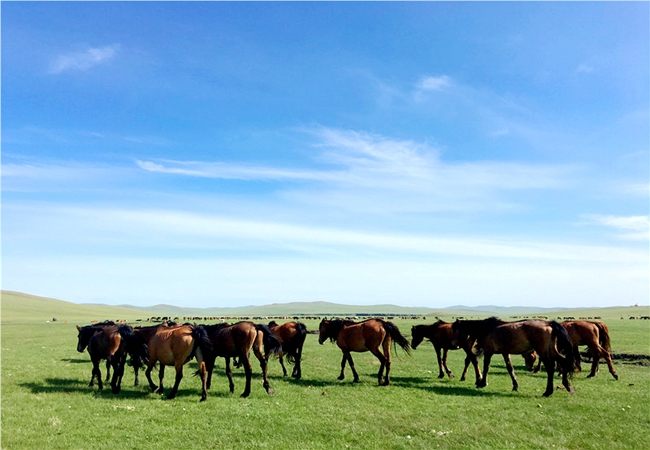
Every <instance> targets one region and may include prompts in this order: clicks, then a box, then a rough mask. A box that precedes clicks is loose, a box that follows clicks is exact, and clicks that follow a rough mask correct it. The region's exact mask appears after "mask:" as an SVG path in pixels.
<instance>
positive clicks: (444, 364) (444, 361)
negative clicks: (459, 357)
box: [442, 348, 454, 378]
mask: <svg viewBox="0 0 650 450" xmlns="http://www.w3.org/2000/svg"><path fill="white" fill-rule="evenodd" d="M448 354H449V349H448V348H443V349H442V367H443V368H444V369H445V372H447V376H448V377H449V378H454V374H453V373H451V369H450V368H449V366H448V365H447V355H448Z"/></svg>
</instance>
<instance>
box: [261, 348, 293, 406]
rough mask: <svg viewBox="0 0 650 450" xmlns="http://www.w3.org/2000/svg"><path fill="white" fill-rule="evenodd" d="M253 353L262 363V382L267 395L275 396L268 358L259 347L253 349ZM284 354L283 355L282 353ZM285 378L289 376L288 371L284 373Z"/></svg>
mask: <svg viewBox="0 0 650 450" xmlns="http://www.w3.org/2000/svg"><path fill="white" fill-rule="evenodd" d="M253 352H254V353H255V356H256V357H257V360H258V361H259V362H260V368H261V369H262V380H264V381H263V385H264V389H265V390H266V393H267V394H269V395H273V394H275V391H274V390H273V388H272V387H271V384H270V383H269V364H268V358H266V357H265V356H264V355H263V354H262V352H261V350H260V348H259V347H258V346H255V347H254V349H253ZM280 354H282V353H280ZM282 368H283V369H284V364H283V365H282ZM284 376H285V377H286V376H287V371H286V370H285V371H284Z"/></svg>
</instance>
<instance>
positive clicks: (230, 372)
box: [226, 356, 235, 394]
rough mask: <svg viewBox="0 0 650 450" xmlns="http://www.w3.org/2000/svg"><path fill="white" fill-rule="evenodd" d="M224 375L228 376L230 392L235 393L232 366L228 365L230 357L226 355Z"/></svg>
mask: <svg viewBox="0 0 650 450" xmlns="http://www.w3.org/2000/svg"><path fill="white" fill-rule="evenodd" d="M226 375H227V376H228V384H229V387H230V393H231V394H234V393H235V382H234V381H233V380H232V367H231V366H230V357H228V356H226Z"/></svg>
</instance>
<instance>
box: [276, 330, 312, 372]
mask: <svg viewBox="0 0 650 450" xmlns="http://www.w3.org/2000/svg"><path fill="white" fill-rule="evenodd" d="M269 329H270V330H271V333H273V334H274V335H275V337H277V338H278V340H279V341H280V343H281V344H282V350H281V351H280V353H279V354H278V356H279V359H280V365H281V366H282V372H283V373H284V376H285V377H286V376H287V369H286V368H285V367H284V361H283V355H287V361H289V362H290V363H291V364H293V365H294V366H293V372H292V373H291V376H292V377H294V378H296V379H298V380H299V379H300V377H301V376H302V371H301V367H300V361H301V359H302V346H303V345H304V343H305V338H306V337H307V327H306V326H305V324H303V323H300V322H287V323H284V324H282V325H278V324H277V323H276V322H275V321H271V322H269Z"/></svg>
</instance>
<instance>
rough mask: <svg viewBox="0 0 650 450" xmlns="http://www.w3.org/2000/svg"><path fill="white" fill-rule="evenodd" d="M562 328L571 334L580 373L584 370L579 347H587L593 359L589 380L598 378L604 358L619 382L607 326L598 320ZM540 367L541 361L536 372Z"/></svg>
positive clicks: (569, 322)
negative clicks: (600, 362)
mask: <svg viewBox="0 0 650 450" xmlns="http://www.w3.org/2000/svg"><path fill="white" fill-rule="evenodd" d="M562 326H563V327H564V328H566V331H567V333H568V334H569V339H571V346H572V347H573V356H574V359H575V366H576V368H577V369H578V371H580V370H582V368H581V367H580V352H579V351H578V346H580V345H586V346H587V347H588V348H589V352H590V353H591V357H592V363H591V372H590V373H589V375H587V378H592V377H595V376H596V374H597V373H598V362H599V361H600V358H601V357H602V358H604V359H605V361H606V362H607V367H608V369H609V373H611V374H612V376H613V377H614V379H615V380H618V374H617V373H616V370H614V365H613V364H612V355H611V351H612V348H611V344H610V338H609V330H608V329H607V325H605V324H604V323H603V322H601V321H598V320H595V321H584V320H577V321H564V322H562ZM540 366H541V361H540V363H539V364H538V365H537V368H536V369H535V372H539V370H540Z"/></svg>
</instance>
